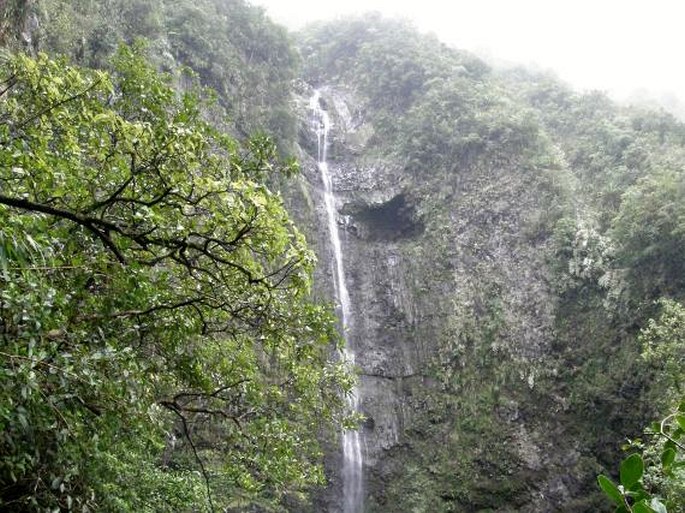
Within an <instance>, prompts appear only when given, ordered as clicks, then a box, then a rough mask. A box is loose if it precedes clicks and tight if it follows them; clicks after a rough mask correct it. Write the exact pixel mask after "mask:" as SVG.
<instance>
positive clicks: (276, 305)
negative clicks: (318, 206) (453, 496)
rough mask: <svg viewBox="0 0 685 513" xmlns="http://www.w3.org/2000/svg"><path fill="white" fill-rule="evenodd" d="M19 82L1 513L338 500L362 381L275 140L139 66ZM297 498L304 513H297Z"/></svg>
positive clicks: (2, 326)
mask: <svg viewBox="0 0 685 513" xmlns="http://www.w3.org/2000/svg"><path fill="white" fill-rule="evenodd" d="M2 69H3V70H4V71H3V76H2V77H1V78H0V80H1V81H2V82H1V87H0V94H1V96H0V120H2V122H0V507H1V508H4V509H8V508H9V509H11V510H12V511H48V510H50V511H52V510H55V509H60V510H65V511H68V510H79V511H92V510H100V511H136V512H138V511H204V510H209V511H212V510H228V509H230V508H234V507H242V506H245V505H248V504H251V503H256V502H259V503H261V504H263V505H264V506H265V507H266V506H268V505H275V504H278V503H279V502H280V501H282V500H283V499H284V498H285V497H289V500H295V499H299V498H302V497H303V494H304V492H306V490H307V489H308V488H309V487H310V486H312V485H316V484H320V483H321V482H322V480H323V475H322V470H321V466H320V460H321V452H320V450H319V448H318V445H317V443H316V436H317V435H318V434H320V433H321V430H322V429H323V430H326V429H327V428H333V427H335V426H337V425H339V423H340V422H341V421H342V420H343V415H342V411H343V403H344V401H343V400H342V397H341V396H342V395H343V394H344V393H345V392H347V391H349V389H350V387H351V381H352V380H351V377H350V376H349V374H347V373H346V372H345V371H344V369H343V368H342V366H341V365H339V364H334V363H331V362H330V361H329V359H328V356H329V352H330V350H331V345H330V343H331V341H332V340H337V338H336V335H335V324H334V322H333V320H332V317H331V315H330V313H329V312H328V310H327V309H324V308H322V307H319V306H316V305H314V304H313V303H312V302H311V301H310V299H309V295H308V291H309V286H310V279H311V270H312V266H313V263H314V256H313V254H312V253H311V252H310V251H309V250H308V249H307V248H306V245H305V242H304V239H303V237H302V235H301V234H300V233H299V232H298V231H297V230H296V229H295V227H294V226H293V224H292V223H291V221H290V220H289V219H288V216H287V214H286V212H285V210H284V208H283V206H282V203H281V200H280V198H279V196H278V195H276V194H274V193H272V192H270V191H269V190H268V189H267V188H266V187H265V186H264V185H263V180H264V179H265V178H266V177H267V175H269V174H270V173H274V172H284V173H286V174H289V173H292V172H294V171H295V170H296V166H295V164H293V163H289V164H285V165H284V164H282V163H281V162H279V161H277V159H276V158H275V149H274V147H273V145H272V144H271V143H270V141H269V140H268V139H265V138H257V139H253V140H250V141H248V142H247V143H246V144H245V145H243V146H241V145H239V144H238V143H237V142H236V141H234V140H233V139H231V138H229V137H227V136H225V135H223V134H221V133H219V132H218V131H217V130H215V129H214V128H213V127H212V126H211V125H210V124H208V123H207V122H206V121H204V117H203V116H204V114H203V113H205V112H208V111H209V110H211V109H213V108H214V107H212V105H211V104H208V103H207V102H205V101H204V100H203V92H202V91H201V90H199V89H197V88H191V89H190V90H188V92H186V93H184V94H182V95H179V94H177V93H176V92H175V91H174V90H173V89H172V88H171V86H170V77H167V76H163V75H159V74H157V73H156V72H154V71H153V70H152V69H151V68H150V67H148V66H147V65H146V63H145V60H144V58H143V57H142V56H141V52H140V50H139V49H129V48H123V49H122V50H121V51H120V52H119V53H118V55H117V57H116V59H115V61H114V71H113V72H112V73H111V74H108V73H104V72H100V71H90V70H85V69H78V68H75V67H71V66H68V65H66V64H65V63H64V62H55V61H51V60H49V59H48V58H47V57H45V56H39V57H38V59H37V60H33V59H31V58H28V57H25V56H22V55H17V56H14V57H11V58H10V59H9V60H7V61H6V62H3V64H2ZM293 497H294V498H293Z"/></svg>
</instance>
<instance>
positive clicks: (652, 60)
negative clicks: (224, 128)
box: [251, 0, 685, 101]
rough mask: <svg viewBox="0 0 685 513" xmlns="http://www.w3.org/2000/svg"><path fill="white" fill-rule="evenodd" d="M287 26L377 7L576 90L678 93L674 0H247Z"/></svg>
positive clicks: (681, 9)
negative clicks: (547, 72)
mask: <svg viewBox="0 0 685 513" xmlns="http://www.w3.org/2000/svg"><path fill="white" fill-rule="evenodd" d="M251 3H252V4H253V5H261V6H264V7H265V8H266V10H267V13H268V14H269V15H270V16H271V17H272V18H273V19H274V20H276V21H277V22H280V23H283V24H285V25H287V26H289V27H290V28H299V27H301V26H302V25H304V24H306V23H308V22H311V21H315V20H321V19H331V18H335V17H337V16H340V15H344V14H350V13H362V12H366V11H372V10H377V11H380V12H382V13H384V14H387V15H390V16H402V17H405V18H409V19H411V20H412V21H413V22H414V24H415V25H416V26H417V27H418V28H419V29H420V30H422V31H430V32H434V33H435V34H436V35H437V36H438V37H439V38H440V39H441V40H442V41H444V42H446V43H448V44H451V45H453V46H456V47H458V48H464V49H467V50H472V51H475V52H477V53H480V54H490V55H491V56H492V57H494V58H496V59H500V60H505V61H510V62H515V63H522V64H537V65H538V66H540V67H542V68H545V69H547V68H549V69H552V70H554V71H555V72H556V73H557V75H558V76H559V77H560V78H561V79H563V80H565V81H567V82H569V83H571V84H572V85H573V86H575V87H576V88H578V89H581V90H582V89H600V90H604V91H607V92H609V93H610V94H612V95H613V96H614V97H616V98H623V97H626V96H627V95H629V94H630V93H632V92H634V91H635V90H637V89H641V88H643V89H648V90H650V91H651V92H653V93H655V94H657V95H661V94H665V93H672V94H675V95H676V96H678V97H679V98H680V100H681V101H683V100H685V65H684V62H685V56H683V55H682V52H683V51H685V2H681V1H680V0H651V1H645V0H624V1H623V2H621V1H615V0H453V1H449V0H415V1H403V0H338V1H336V2H330V1H327V0H319V1H314V0H251Z"/></svg>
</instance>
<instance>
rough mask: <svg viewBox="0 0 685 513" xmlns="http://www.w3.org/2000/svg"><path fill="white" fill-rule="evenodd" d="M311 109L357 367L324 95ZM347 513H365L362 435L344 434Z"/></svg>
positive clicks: (349, 356)
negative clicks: (322, 101) (329, 164)
mask: <svg viewBox="0 0 685 513" xmlns="http://www.w3.org/2000/svg"><path fill="white" fill-rule="evenodd" d="M309 107H310V109H311V110H312V111H313V123H314V131H315V132H316V137H317V150H318V153H317V159H316V160H317V166H318V168H319V172H320V173H321V180H322V181H323V186H324V203H325V206H326V217H327V219H328V233H329V237H330V242H331V246H332V247H333V257H334V262H333V264H334V265H333V267H334V269H335V273H334V280H333V281H334V286H335V295H336V298H337V300H338V303H339V304H340V324H341V327H342V334H343V338H344V339H345V349H344V350H343V357H344V358H345V360H346V361H347V362H348V363H349V364H350V365H354V361H355V355H354V352H353V351H352V349H351V348H350V346H349V343H348V340H347V329H348V327H349V323H350V295H349V292H348V291H347V286H346V285H345V269H344V266H343V254H342V244H341V243H340V233H339V231H338V222H337V211H336V208H335V194H334V193H333V181H332V179H331V174H330V172H329V170H328V161H327V150H328V134H329V131H330V128H331V121H330V117H329V116H328V112H326V111H325V110H324V109H323V108H322V107H321V94H320V92H319V91H316V92H315V93H314V95H313V96H312V97H311V98H310V100H309ZM348 406H349V408H350V409H351V410H352V411H358V409H359V390H356V389H355V390H354V391H353V393H352V394H351V395H350V396H349V397H348ZM342 480H343V513H362V512H363V507H364V496H363V490H362V448H361V435H360V433H359V431H356V430H355V431H353V430H346V431H345V432H344V433H343V469H342Z"/></svg>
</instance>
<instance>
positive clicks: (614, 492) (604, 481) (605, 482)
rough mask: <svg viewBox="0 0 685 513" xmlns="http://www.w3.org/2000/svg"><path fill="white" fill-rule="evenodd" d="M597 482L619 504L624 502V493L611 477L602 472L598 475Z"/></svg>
mask: <svg viewBox="0 0 685 513" xmlns="http://www.w3.org/2000/svg"><path fill="white" fill-rule="evenodd" d="M597 482H598V483H599V487H600V488H601V489H602V491H604V493H605V494H606V495H607V496H609V498H610V499H611V500H613V501H614V502H615V503H616V504H617V505H618V506H621V505H622V504H623V494H622V493H621V491H620V490H619V489H618V487H617V486H616V485H615V484H614V482H613V481H612V480H611V479H609V478H608V477H607V476H605V475H604V474H600V475H599V476H597Z"/></svg>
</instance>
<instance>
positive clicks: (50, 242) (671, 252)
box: [0, 0, 685, 513]
mask: <svg viewBox="0 0 685 513" xmlns="http://www.w3.org/2000/svg"><path fill="white" fill-rule="evenodd" d="M0 9H1V10H2V12H0V44H2V46H3V47H4V48H6V49H8V50H9V51H7V52H6V53H2V55H1V57H2V62H1V65H0V73H1V75H0V81H1V82H0V120H1V123H0V184H1V186H0V362H1V367H0V385H1V387H0V390H1V392H0V432H1V434H0V509H4V510H8V511H54V510H65V511H70V510H73V511H270V510H280V511H283V510H288V511H306V510H307V507H308V506H307V505H306V504H307V500H308V499H307V493H308V492H309V491H311V489H312V487H314V486H316V485H321V484H323V483H324V481H325V476H324V475H323V470H322V466H321V462H322V451H321V448H320V445H319V442H320V441H321V440H322V439H324V438H325V436H326V433H332V432H334V431H335V430H337V429H339V427H340V426H341V424H343V423H344V422H345V419H344V418H343V404H342V403H343V401H342V396H343V395H344V393H345V392H346V391H348V390H349V388H350V386H351V378H350V376H349V375H348V374H346V372H345V371H344V370H343V369H341V368H340V367H339V366H338V365H336V364H334V363H332V362H331V361H330V359H329V357H330V352H331V349H332V347H333V345H334V343H335V341H336V340H337V336H336V335H335V323H334V321H333V319H332V318H331V316H330V314H329V313H328V311H327V310H326V309H323V308H321V307H319V306H316V305H315V304H314V303H312V301H311V299H310V296H309V289H310V286H311V273H312V269H313V267H314V263H315V259H314V257H313V254H312V253H311V252H310V250H308V249H307V247H306V245H305V243H304V238H303V236H302V235H301V234H300V232H299V231H298V230H297V229H296V228H295V227H294V225H293V224H292V222H291V221H290V220H289V218H288V215H287V213H286V211H285V208H284V206H283V203H282V200H281V198H280V196H279V195H278V194H275V193H273V192H271V190H270V189H269V188H268V187H267V184H274V183H282V182H283V179H284V178H288V177H290V176H291V175H293V174H295V173H296V170H297V165H296V164H295V163H294V162H293V161H290V160H283V159H282V158H281V156H282V155H283V154H284V153H285V152H288V151H291V150H294V149H296V142H297V141H296V134H297V129H298V126H297V123H296V120H297V117H298V115H301V113H298V112H295V111H294V109H293V108H292V102H291V100H292V99H293V96H294V94H295V92H296V90H303V89H306V87H307V86H303V85H302V84H301V83H300V84H297V85H296V87H294V84H296V83H297V82H296V77H298V73H299V74H300V75H301V76H302V77H303V79H304V80H305V81H306V82H307V83H309V84H312V85H314V86H325V87H327V88H329V89H337V90H339V91H344V94H345V95H347V97H348V98H351V99H352V100H353V103H354V109H355V112H354V113H353V117H354V118H355V122H357V123H358V124H359V125H360V126H361V127H362V128H360V130H359V132H358V133H357V134H356V136H357V137H358V138H359V140H358V141H357V142H355V144H357V147H356V148H357V149H356V150H355V151H361V150H359V148H362V149H363V155H362V157H360V159H361V160H363V159H367V160H369V159H375V161H378V162H382V163H383V164H384V166H385V167H386V168H392V169H393V170H395V171H393V172H395V173H397V174H398V176H400V178H398V179H397V180H396V181H397V183H400V189H399V190H400V192H401V195H400V196H398V198H400V199H401V201H399V200H398V201H399V203H401V205H402V209H403V212H404V213H403V216H401V219H402V222H407V223H415V224H414V225H412V226H411V227H410V228H411V229H407V230H405V231H403V232H401V233H400V235H397V236H395V235H392V233H394V232H392V228H393V227H388V226H385V225H384V226H383V230H377V232H376V236H375V238H374V240H373V241H372V242H371V243H369V245H370V246H373V247H374V248H379V247H381V246H382V245H383V244H385V243H386V242H387V241H385V240H384V237H385V238H387V239H388V240H390V241H391V244H390V245H391V246H392V247H393V251H395V252H396V253H397V254H400V255H401V256H402V258H403V259H404V260H405V261H406V262H408V263H407V264H406V265H407V270H406V274H407V275H408V276H409V278H407V281H408V282H410V283H411V284H412V290H411V293H412V301H413V302H414V305H413V306H414V308H415V309H416V311H417V312H423V316H422V317H421V319H422V320H421V322H420V323H415V324H411V326H410V327H409V328H407V329H408V330H411V337H413V339H412V340H415V341H416V345H417V346H421V348H422V351H424V353H425V356H424V357H423V360H421V361H419V362H416V367H417V369H418V370H417V371H416V374H417V375H419V376H420V378H421V381H419V382H417V383H420V384H419V385H415V384H412V383H414V382H406V383H404V382H403V384H402V386H401V388H402V390H403V393H405V394H406V396H405V397H404V398H403V401H405V402H406V408H407V409H408V410H411V411H412V412H413V413H412V414H411V415H410V416H409V417H408V420H407V421H406V422H405V424H404V425H403V430H402V433H401V435H400V438H399V440H398V443H396V444H395V445H394V446H393V447H392V448H389V449H388V450H387V451H385V453H384V455H383V459H382V462H381V463H380V464H378V465H377V466H376V467H374V468H373V469H370V472H369V475H368V476H367V480H368V492H369V499H368V502H367V509H368V511H378V512H388V511H417V512H418V511H432V512H434V513H438V512H457V511H514V510H526V508H528V509H527V510H529V511H532V510H535V508H536V507H537V508H539V509H540V508H542V509H544V508H554V509H555V510H558V511H600V510H608V508H610V507H611V503H612V501H613V502H614V503H615V504H614V505H615V507H616V508H618V511H625V512H627V511H632V512H635V513H641V512H644V511H647V512H649V511H650V510H653V511H656V512H657V513H661V511H663V508H667V509H668V511H669V512H671V513H673V512H681V511H685V510H684V508H685V506H684V505H683V503H682V497H683V493H685V492H684V487H685V485H684V484H683V483H684V482H685V478H684V476H683V472H684V471H683V458H684V457H685V456H684V455H683V452H684V451H683V438H685V420H684V418H685V417H684V416H683V408H684V406H683V404H682V402H680V401H681V400H682V394H683V389H682V387H683V385H682V383H683V378H684V376H683V355H684V354H685V346H684V344H685V342H684V340H685V306H684V305H683V303H682V302H683V301H684V300H685V281H684V280H685V278H684V276H685V264H684V262H685V260H684V258H683V255H685V211H684V209H685V166H684V164H685V126H684V125H683V124H681V123H679V122H678V121H676V120H675V119H674V118H673V117H672V116H670V115H669V114H667V113H664V112H652V111H644V110H640V109H626V108H619V107H617V106H616V105H614V104H613V103H612V102H610V101H609V100H608V99H607V98H606V97H605V96H603V95H601V94H598V93H590V94H578V93H575V92H573V91H571V90H570V89H568V88H567V87H565V86H564V85H562V84H560V83H559V82H558V81H557V80H556V79H554V77H550V76H547V75H539V74H534V73H531V72H528V71H525V70H519V69H514V70H508V71H506V72H500V71H496V70H492V69H490V68H489V67H488V66H487V65H486V64H484V63H483V62H482V61H480V60H478V59H477V58H475V57H473V56H471V55H469V54H466V53H464V52H458V51H455V50H453V49H451V48H448V47H446V46H445V45H443V44H441V43H440V42H439V41H438V40H437V39H435V38H434V37H431V36H424V35H421V34H419V33H417V32H416V31H415V30H414V29H413V28H412V27H411V26H409V25H408V24H406V23H403V22H398V21H389V20H384V19H382V18H381V17H379V16H375V15H374V16H368V17H365V18H363V19H361V18H357V19H348V20H340V21H339V22H336V23H328V24H318V25H315V26H312V27H310V28H308V29H307V30H305V31H304V32H302V33H301V34H298V35H297V44H296V46H295V45H294V44H293V43H292V42H291V40H290V37H291V36H290V35H288V34H287V33H286V32H285V30H284V29H283V28H281V27H278V26H276V25H274V24H273V23H272V22H271V21H270V20H268V19H267V18H266V16H265V15H264V13H263V12H262V11H261V10H259V9H257V8H254V7H251V6H250V5H249V4H247V3H245V2H243V1H242V0H193V1H190V0H154V1H142V0H106V1H80V2H72V1H67V0H30V1H20V0H8V1H7V2H5V3H4V4H3V7H2V8H0ZM141 38H142V39H141ZM142 40H145V42H142ZM121 43H126V44H128V45H129V46H120V45H121ZM22 51H27V52H28V53H29V54H31V55H33V57H27V56H25V55H24V54H23V53H22ZM38 51H46V52H48V53H49V54H50V57H48V56H46V55H44V54H41V55H38V54H37V52H38ZM10 52H11V53H10ZM298 54H299V57H298ZM299 61H301V63H302V69H298V62H299ZM210 88H211V89H210ZM300 92H302V91H300ZM266 133H268V134H269V136H266V135H264V134H266ZM226 134H230V135H226ZM300 142H302V143H303V144H302V146H304V147H305V148H306V146H307V145H306V144H305V143H306V141H300ZM333 144H334V148H333V151H331V154H332V155H333V156H334V157H333V158H339V159H341V160H342V159H345V158H348V159H350V160H351V161H354V159H355V158H357V156H355V154H354V151H351V150H350V149H349V148H346V147H345V141H340V140H335V141H334V142H333ZM303 156H304V154H303ZM360 167H361V166H360ZM299 187H300V189H302V190H304V189H306V187H305V186H303V185H302V182H299ZM301 193H302V192H301V191H300V192H297V191H292V190H291V191H290V192H289V198H288V201H289V202H290V204H291V205H294V206H295V207H296V209H297V210H298V211H300V213H302V212H304V211H306V210H307V209H309V210H310V212H308V213H304V214H302V215H301V217H302V219H303V220H304V221H306V222H308V223H309V224H310V226H307V225H306V222H305V228H306V229H308V230H309V231H310V232H315V231H316V227H315V226H314V225H315V224H316V219H315V217H314V215H315V213H314V207H312V206H311V204H310V203H309V202H311V198H304V199H303V198H299V197H298V194H301ZM399 203H398V204H399ZM362 207H363V205H362V206H353V207H350V209H351V210H350V212H351V214H352V217H353V218H354V214H355V208H356V209H357V211H356V212H361V210H359V209H361V208H362ZM377 211H380V210H379V209H376V211H373V209H370V210H367V211H366V212H365V213H363V214H359V215H358V218H359V219H360V220H362V222H371V221H369V220H370V219H372V218H373V215H374V212H377ZM365 216H366V217H365ZM395 221H397V222H399V219H395ZM398 233H399V232H398ZM351 261H352V262H354V260H353V259H351ZM418 316H419V315H417V317H418ZM398 322H399V321H398ZM426 383H429V384H430V385H429V386H426V385H425V384H426ZM657 418H662V419H664V420H663V421H662V422H659V423H657V424H655V425H651V426H649V427H648V428H647V429H646V430H645V429H644V428H645V426H648V425H649V423H650V421H651V420H653V419H657ZM626 437H628V438H629V441H628V443H627V444H626V446H627V448H628V450H629V451H630V453H631V455H630V456H629V457H627V458H626V459H625V460H624V461H623V463H622V464H620V465H619V464H618V462H619V461H620V460H621V459H622V458H623V456H622V454H621V445H622V444H623V443H624V442H625V439H626ZM317 440H318V441H319V442H317ZM533 448H537V449H535V450H534V449H533ZM638 454H639V455H640V456H637V455H638ZM619 466H620V469H619ZM617 469H619V472H618V473H617V472H616V470H617ZM600 473H602V474H604V475H603V476H602V477H601V478H600V482H599V484H600V487H601V490H603V491H604V492H605V494H608V496H609V498H607V497H605V496H604V495H602V493H601V490H600V487H598V486H597V481H596V476H597V474H600ZM619 484H620V487H619ZM545 493H546V494H549V495H550V497H549V498H544V497H543V498H542V499H540V497H541V496H542V495H543V494H545ZM555 493H556V495H555ZM657 498H658V500H656V499H657ZM536 500H540V501H544V500H548V501H549V502H535V501H536ZM531 508H532V509H531Z"/></svg>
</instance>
